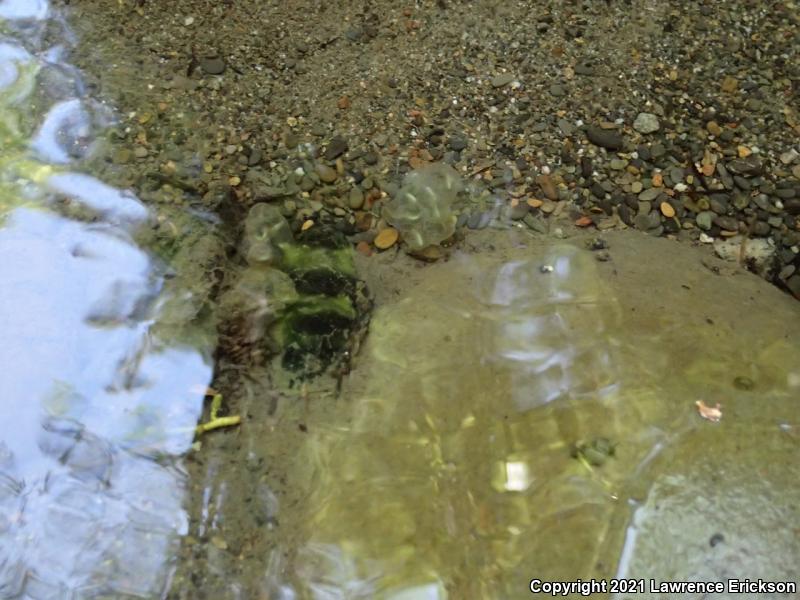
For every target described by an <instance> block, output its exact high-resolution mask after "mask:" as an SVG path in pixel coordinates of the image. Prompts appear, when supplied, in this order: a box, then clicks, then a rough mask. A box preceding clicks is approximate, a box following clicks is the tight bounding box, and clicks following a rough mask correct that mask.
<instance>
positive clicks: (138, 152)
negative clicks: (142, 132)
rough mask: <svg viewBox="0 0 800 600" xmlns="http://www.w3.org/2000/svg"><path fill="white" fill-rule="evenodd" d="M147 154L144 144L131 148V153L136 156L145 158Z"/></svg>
mask: <svg viewBox="0 0 800 600" xmlns="http://www.w3.org/2000/svg"><path fill="white" fill-rule="evenodd" d="M148 154H149V153H148V152H147V148H145V147H144V146H136V148H134V149H133V155H134V156H135V157H136V158H145V157H146V156H147V155H148Z"/></svg>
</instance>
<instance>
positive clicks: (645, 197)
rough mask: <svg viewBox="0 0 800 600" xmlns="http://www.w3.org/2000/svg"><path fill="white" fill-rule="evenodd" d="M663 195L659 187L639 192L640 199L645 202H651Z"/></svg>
mask: <svg viewBox="0 0 800 600" xmlns="http://www.w3.org/2000/svg"><path fill="white" fill-rule="evenodd" d="M660 195H661V190H660V189H658V188H654V187H653V188H648V189H646V190H645V191H643V192H642V193H641V194H639V200H641V201H643V202H651V201H653V200H655V199H656V198H658V197H659V196H660Z"/></svg>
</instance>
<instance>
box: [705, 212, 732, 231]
mask: <svg viewBox="0 0 800 600" xmlns="http://www.w3.org/2000/svg"><path fill="white" fill-rule="evenodd" d="M698 216H699V215H698ZM714 224H715V225H717V226H719V228H720V229H725V230H726V231H737V230H738V229H739V222H738V221H737V220H736V219H734V218H733V217H724V216H718V217H716V218H715V219H714Z"/></svg>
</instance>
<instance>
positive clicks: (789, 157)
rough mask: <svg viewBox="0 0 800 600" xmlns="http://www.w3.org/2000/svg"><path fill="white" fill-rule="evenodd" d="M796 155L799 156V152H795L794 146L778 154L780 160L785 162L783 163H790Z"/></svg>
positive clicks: (795, 158)
mask: <svg viewBox="0 0 800 600" xmlns="http://www.w3.org/2000/svg"><path fill="white" fill-rule="evenodd" d="M798 156H800V153H798V152H797V150H795V149H794V148H792V149H791V150H789V151H788V152H783V153H782V154H781V155H780V157H779V158H780V159H781V162H782V163H783V164H785V165H790V164H792V163H793V162H794V161H795V160H797V157H798Z"/></svg>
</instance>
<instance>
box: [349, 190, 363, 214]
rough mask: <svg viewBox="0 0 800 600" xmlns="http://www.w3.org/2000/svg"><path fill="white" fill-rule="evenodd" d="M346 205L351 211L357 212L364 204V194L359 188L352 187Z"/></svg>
mask: <svg viewBox="0 0 800 600" xmlns="http://www.w3.org/2000/svg"><path fill="white" fill-rule="evenodd" d="M347 204H348V206H350V208H352V209H353V210H358V209H359V208H361V207H362V206H363V204H364V192H363V191H362V190H361V188H358V187H354V188H352V189H351V190H350V194H349V195H348V197H347Z"/></svg>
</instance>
